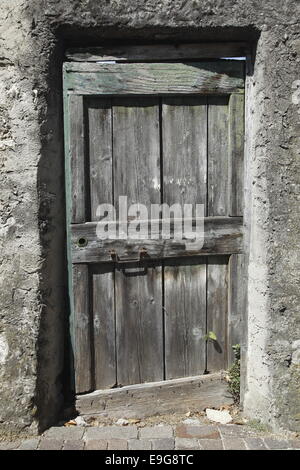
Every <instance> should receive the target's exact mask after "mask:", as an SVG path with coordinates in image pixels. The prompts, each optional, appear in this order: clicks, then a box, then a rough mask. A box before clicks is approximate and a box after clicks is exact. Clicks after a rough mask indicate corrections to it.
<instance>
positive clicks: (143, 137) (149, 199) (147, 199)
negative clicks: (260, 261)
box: [113, 97, 163, 385]
mask: <svg viewBox="0 0 300 470" xmlns="http://www.w3.org/2000/svg"><path fill="white" fill-rule="evenodd" d="M159 144H160V139H159V106H158V99H157V98H149V97H148V98H122V99H121V98H114V100H113V159H114V197H115V205H116V206H117V205H118V197H119V196H127V197H128V206H129V205H130V204H132V203H142V204H145V205H146V206H147V207H148V208H150V207H149V206H150V204H151V203H160V145H159ZM116 329H117V337H116V341H117V380H118V384H119V385H120V384H121V385H126V384H134V383H141V382H149V381H153V380H162V379H163V332H162V276H161V267H160V266H157V265H154V266H149V267H148V268H147V270H146V271H144V270H143V269H141V268H138V269H137V272H136V273H132V272H128V269H119V270H116Z"/></svg>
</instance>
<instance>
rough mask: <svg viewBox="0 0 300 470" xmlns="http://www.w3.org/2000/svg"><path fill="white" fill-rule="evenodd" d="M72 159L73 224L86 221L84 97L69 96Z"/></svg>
mask: <svg viewBox="0 0 300 470" xmlns="http://www.w3.org/2000/svg"><path fill="white" fill-rule="evenodd" d="M69 112H70V136H69V138H70V159H71V175H72V196H71V197H72V210H71V213H72V215H71V222H72V223H78V222H85V220H86V181H85V129H84V109H83V97H82V96H75V95H72V96H69Z"/></svg>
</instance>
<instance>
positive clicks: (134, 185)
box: [113, 97, 160, 208]
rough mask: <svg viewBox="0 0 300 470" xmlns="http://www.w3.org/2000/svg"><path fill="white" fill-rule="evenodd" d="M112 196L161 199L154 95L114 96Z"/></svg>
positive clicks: (149, 201)
mask: <svg viewBox="0 0 300 470" xmlns="http://www.w3.org/2000/svg"><path fill="white" fill-rule="evenodd" d="M113 149H114V199H115V206H116V207H117V208H118V198H119V196H124V195H125V196H127V204H128V206H129V205H131V204H144V205H146V206H147V207H148V206H149V207H150V204H155V203H159V202H160V161H159V158H160V148H159V102H158V98H155V97H134V98H114V99H113Z"/></svg>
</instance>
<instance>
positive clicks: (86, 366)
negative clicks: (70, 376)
mask: <svg viewBox="0 0 300 470" xmlns="http://www.w3.org/2000/svg"><path fill="white" fill-rule="evenodd" d="M73 295H74V330H75V331H74V339H75V343H74V364H75V387H76V393H84V392H88V391H90V390H91V389H92V376H91V371H92V356H91V321H90V306H89V273H88V266H87V265H73Z"/></svg>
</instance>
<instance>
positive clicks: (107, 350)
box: [92, 264, 117, 389]
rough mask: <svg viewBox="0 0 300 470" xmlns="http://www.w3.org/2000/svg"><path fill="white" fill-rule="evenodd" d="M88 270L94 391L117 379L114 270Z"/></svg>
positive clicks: (105, 266)
mask: <svg viewBox="0 0 300 470" xmlns="http://www.w3.org/2000/svg"><path fill="white" fill-rule="evenodd" d="M92 269H93V273H92V277H93V340H94V364H95V388H96V389H104V388H111V387H113V386H114V385H115V384H116V380H117V376H116V374H117V370H116V347H115V340H116V338H115V336H116V329H115V293H114V269H113V267H112V265H107V264H104V265H103V264H102V265H99V266H97V267H93V268H92Z"/></svg>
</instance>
